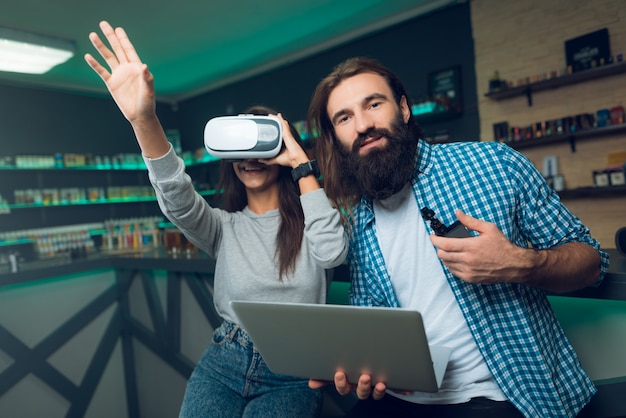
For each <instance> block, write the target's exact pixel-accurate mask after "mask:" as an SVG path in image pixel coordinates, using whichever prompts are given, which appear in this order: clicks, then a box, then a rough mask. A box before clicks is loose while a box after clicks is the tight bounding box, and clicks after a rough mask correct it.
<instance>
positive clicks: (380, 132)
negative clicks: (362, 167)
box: [352, 128, 391, 153]
mask: <svg viewBox="0 0 626 418" xmlns="http://www.w3.org/2000/svg"><path fill="white" fill-rule="evenodd" d="M380 136H384V137H387V138H390V137H391V131H389V129H385V128H370V129H368V130H367V131H365V132H363V133H360V134H359V135H358V136H357V137H356V140H355V141H354V143H353V144H352V152H356V153H358V152H359V149H360V148H361V146H362V145H363V142H365V141H366V140H368V139H370V138H374V137H380Z"/></svg>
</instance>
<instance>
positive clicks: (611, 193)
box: [558, 186, 626, 199]
mask: <svg viewBox="0 0 626 418" xmlns="http://www.w3.org/2000/svg"><path fill="white" fill-rule="evenodd" d="M558 193H559V196H560V197H561V199H581V198H586V197H621V196H626V186H606V187H579V188H576V189H569V190H562V191H560V192H558Z"/></svg>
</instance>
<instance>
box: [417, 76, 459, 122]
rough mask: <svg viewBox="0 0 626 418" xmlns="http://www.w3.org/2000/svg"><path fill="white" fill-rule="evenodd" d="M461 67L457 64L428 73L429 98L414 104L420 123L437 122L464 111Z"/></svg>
mask: <svg viewBox="0 0 626 418" xmlns="http://www.w3.org/2000/svg"><path fill="white" fill-rule="evenodd" d="M461 92H462V89H461V67H460V66H455V67H451V68H445V69H442V70H437V71H433V72H430V73H429V74H428V100H425V101H422V102H419V103H416V104H414V105H413V108H412V111H413V115H414V116H415V118H416V120H417V121H418V122H420V123H427V122H437V121H440V120H445V119H448V118H451V117H457V116H460V115H461V113H462V111H463V99H462V95H461Z"/></svg>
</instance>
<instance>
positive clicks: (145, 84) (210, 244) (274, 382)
mask: <svg viewBox="0 0 626 418" xmlns="http://www.w3.org/2000/svg"><path fill="white" fill-rule="evenodd" d="M100 28H101V30H102V32H103V34H104V35H105V36H106V39H107V40H108V42H109V45H110V47H111V49H109V48H108V47H106V46H105V45H104V43H103V42H102V41H101V39H100V38H99V36H98V35H97V34H95V33H91V34H90V35H89V38H90V40H91V42H92V43H93V45H94V47H95V48H96V50H97V51H98V52H99V53H100V55H101V56H102V58H103V59H104V60H105V61H106V64H107V65H108V67H109V68H110V71H109V70H107V69H106V68H105V67H104V66H102V65H101V64H100V63H99V62H98V61H97V60H96V59H95V58H94V57H93V56H91V55H90V54H86V55H85V60H86V61H87V63H88V64H89V65H90V66H91V68H92V69H93V70H94V71H95V72H96V73H97V74H98V75H99V76H100V77H101V78H102V80H103V81H104V83H105V84H106V86H107V88H108V89H109V91H110V93H111V95H112V96H113V99H114V100H115V102H116V103H117V105H118V106H119V108H120V110H121V111H122V113H123V114H124V116H125V117H126V119H128V121H129V122H130V123H131V125H132V127H133V130H134V132H135V136H136V138H137V142H138V144H139V146H140V148H141V151H142V154H143V156H144V160H145V161H146V165H147V167H148V172H149V177H150V181H151V182H152V185H153V187H154V189H155V190H156V194H157V199H158V202H159V205H160V207H161V210H162V211H163V213H164V214H165V215H166V216H167V217H168V218H169V219H170V220H171V221H172V222H173V223H174V224H175V225H176V226H177V227H178V228H179V229H180V230H181V231H182V232H183V233H184V234H185V236H186V237H187V238H188V239H189V240H190V241H191V242H192V243H194V244H195V245H196V246H197V247H198V248H200V249H201V250H204V251H206V252H207V253H208V254H209V255H211V256H212V257H214V258H215V259H216V266H215V278H214V303H215V307H216V309H217V311H218V313H219V314H220V315H221V316H222V318H223V319H224V322H223V323H222V325H221V326H220V327H219V328H218V329H216V330H215V331H214V333H213V337H212V341H211V343H210V344H209V347H208V348H207V349H206V351H205V353H204V355H203V356H202V358H201V359H200V361H199V363H198V365H197V366H196V368H195V370H194V372H193V374H192V376H191V377H190V379H189V381H188V383H187V389H186V392H185V397H184V400H183V404H182V407H181V411H180V416H181V417H209V416H228V417H235V416H253V417H264V416H267V417H277V416H280V417H313V416H316V415H317V414H318V413H319V411H320V408H321V393H320V392H319V391H315V390H311V389H309V388H308V380H306V379H300V378H294V377H290V376H283V375H277V374H274V373H272V372H271V371H270V370H269V369H268V367H267V366H266V364H265V363H264V361H263V359H262V358H261V357H260V355H259V353H258V351H256V349H255V348H254V344H253V343H252V341H251V340H250V338H249V336H248V335H247V333H246V332H245V330H243V329H242V328H241V327H240V326H239V325H238V323H237V322H238V321H237V318H236V316H235V314H234V313H233V312H232V310H231V309H230V307H229V304H228V303H229V301H231V300H235V299H243V300H246V299H248V300H263V301H278V300H280V301H287V302H306V303H323V302H324V301H325V296H326V279H325V269H328V268H332V267H335V266H337V265H339V264H341V263H342V262H343V260H344V259H345V256H346V253H347V237H346V235H345V232H344V229H343V227H342V225H341V221H340V215H339V213H338V212H337V211H336V210H335V209H333V208H332V207H331V206H330V203H329V201H328V199H327V197H326V195H325V194H324V191H323V190H322V189H320V187H319V183H318V181H317V179H316V177H315V176H314V175H305V176H303V177H301V178H300V179H298V180H297V183H296V182H294V180H293V179H292V178H291V170H292V169H293V168H295V167H298V166H299V165H300V164H303V163H306V162H307V161H309V158H308V156H307V155H306V153H305V151H304V150H303V148H302V146H301V145H300V143H299V142H298V141H297V140H296V138H297V132H295V130H294V129H292V127H291V126H290V124H289V123H288V122H287V121H285V120H284V119H283V118H282V116H281V115H280V114H279V115H277V117H278V118H279V120H280V121H281V123H282V124H283V128H284V129H283V142H284V144H285V146H284V149H283V150H282V151H281V153H280V154H279V155H278V156H276V157H274V158H272V159H267V160H254V159H248V160H243V161H238V162H225V161H223V162H222V167H221V170H222V171H221V172H222V177H221V188H222V189H223V190H224V193H223V196H222V198H223V208H222V209H220V208H214V207H211V206H210V205H209V204H208V203H207V202H206V201H205V200H204V198H203V197H202V196H200V195H199V194H198V193H196V192H195V191H194V189H193V186H192V184H191V179H190V178H189V176H188V175H187V174H186V173H185V167H184V164H183V162H182V160H181V159H180V158H179V157H177V156H176V154H175V153H174V151H173V149H172V147H171V145H170V144H169V143H168V141H167V138H166V136H165V134H164V131H163V128H162V126H161V124H160V122H159V120H158V118H157V116H156V112H155V98H154V87H153V77H152V74H151V73H150V72H149V71H148V68H147V66H146V64H144V63H142V62H141V60H140V59H139V56H138V55H137V53H136V51H135V48H134V47H133V45H132V43H131V42H130V40H129V39H128V37H127V35H126V33H125V32H124V30H123V29H121V28H116V29H113V28H112V27H111V26H110V25H109V24H108V23H107V22H101V24H100ZM255 112H256V113H263V114H267V113H273V112H271V110H270V109H266V108H252V109H249V111H248V112H247V113H255ZM286 337H288V336H286Z"/></svg>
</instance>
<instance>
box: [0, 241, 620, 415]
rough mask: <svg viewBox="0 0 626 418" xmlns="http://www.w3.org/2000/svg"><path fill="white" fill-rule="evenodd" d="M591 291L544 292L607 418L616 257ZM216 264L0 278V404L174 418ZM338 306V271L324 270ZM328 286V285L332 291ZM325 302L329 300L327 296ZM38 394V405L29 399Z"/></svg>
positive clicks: (209, 322) (211, 313) (342, 282)
mask: <svg viewBox="0 0 626 418" xmlns="http://www.w3.org/2000/svg"><path fill="white" fill-rule="evenodd" d="M609 253H610V256H611V265H610V269H609V272H608V274H607V276H606V278H605V280H604V282H603V283H602V284H601V285H600V286H599V287H598V288H590V289H583V290H581V291H579V292H574V293H572V294H568V295H562V296H550V303H551V304H552V305H553V308H554V310H555V314H556V315H557V317H558V319H559V321H560V322H561V323H562V325H563V326H564V329H565V331H566V333H567V334H568V337H569V338H570V339H571V341H572V344H573V346H574V348H575V350H576V352H577V353H578V354H579V358H580V359H581V362H582V364H583V366H584V367H585V369H586V370H588V372H589V374H590V377H591V378H592V380H594V381H595V382H596V384H597V385H598V388H599V390H600V391H599V393H598V395H596V397H594V403H596V404H597V405H598V408H599V411H601V413H599V414H598V415H596V416H616V415H620V414H621V415H623V414H622V412H624V413H626V411H623V410H622V409H619V410H617V409H615V408H617V407H618V406H619V405H621V403H622V398H623V396H622V395H621V394H622V393H623V391H624V388H625V387H626V381H625V379H626V377H624V376H626V362H624V357H623V347H624V346H626V326H625V324H626V320H625V319H626V304H625V303H624V301H625V300H626V258H624V257H622V256H620V255H619V254H618V253H617V251H615V250H609ZM214 269H215V261H214V260H213V259H211V258H210V257H208V256H207V255H206V254H204V253H198V254H194V255H191V256H189V257H186V256H179V257H172V256H171V255H169V254H167V252H166V251H165V250H163V249H149V250H147V249H146V250H143V251H134V252H132V251H131V252H107V253H96V254H91V255H89V256H88V257H85V258H80V259H75V260H71V259H69V258H63V257H57V258H53V259H49V260H39V261H36V262H32V263H23V264H22V265H20V270H19V271H18V272H16V273H6V272H4V273H0V405H1V406H0V409H2V410H3V412H5V413H6V414H7V415H11V416H65V417H68V418H84V417H87V418H92V417H97V416H100V415H98V413H97V411H104V410H106V411H107V413H108V416H116V417H120V418H135V417H144V416H146V417H155V416H176V415H177V413H178V408H179V405H180V402H181V399H182V396H183V393H184V389H185V385H186V381H187V378H188V376H189V374H190V373H191V371H192V370H193V367H194V364H195V363H196V362H197V360H198V359H199V358H200V356H201V355H202V353H203V351H204V349H205V348H206V345H207V344H208V342H209V340H210V337H211V332H212V329H214V328H215V327H216V326H217V325H218V324H219V323H220V318H219V315H218V312H217V311H216V309H215V306H214V305H213V273H214ZM333 280H334V281H335V285H334V286H332V287H331V293H332V292H333V287H334V288H336V289H339V290H338V291H337V292H336V293H338V294H341V300H342V301H343V302H342V303H347V302H346V299H345V294H346V289H347V285H348V280H349V274H348V267H347V266H346V265H342V266H340V267H338V268H336V269H334V272H333ZM337 285H338V286H337ZM329 300H330V295H329ZM32 399H37V402H32Z"/></svg>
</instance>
